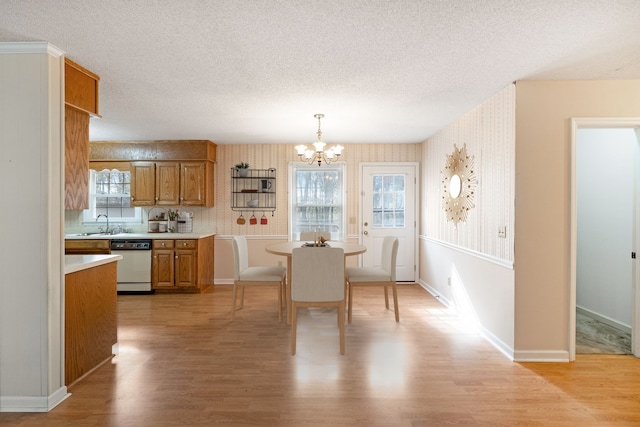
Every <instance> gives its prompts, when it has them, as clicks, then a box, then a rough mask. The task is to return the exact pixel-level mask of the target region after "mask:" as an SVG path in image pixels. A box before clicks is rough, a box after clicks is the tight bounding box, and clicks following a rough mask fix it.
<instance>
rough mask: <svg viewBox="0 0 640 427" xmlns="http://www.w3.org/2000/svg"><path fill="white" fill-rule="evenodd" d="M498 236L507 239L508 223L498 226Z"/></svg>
mask: <svg viewBox="0 0 640 427" xmlns="http://www.w3.org/2000/svg"><path fill="white" fill-rule="evenodd" d="M498 237H500V238H501V239H506V238H507V226H506V225H501V226H500V227H498Z"/></svg>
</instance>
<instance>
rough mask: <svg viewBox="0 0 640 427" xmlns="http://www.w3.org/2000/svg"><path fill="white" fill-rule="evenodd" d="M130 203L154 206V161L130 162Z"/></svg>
mask: <svg viewBox="0 0 640 427" xmlns="http://www.w3.org/2000/svg"><path fill="white" fill-rule="evenodd" d="M131 204H132V205H133V206H155V204H156V164H155V163H154V162H133V163H131Z"/></svg>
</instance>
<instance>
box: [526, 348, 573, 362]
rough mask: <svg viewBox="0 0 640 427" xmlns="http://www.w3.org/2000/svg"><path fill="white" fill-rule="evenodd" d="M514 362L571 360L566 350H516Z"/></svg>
mask: <svg viewBox="0 0 640 427" xmlns="http://www.w3.org/2000/svg"><path fill="white" fill-rule="evenodd" d="M513 361H514V362H569V361H570V360H569V352H568V351H564V350H531V351H527V350H523V351H519V350H518V351H516V352H515V354H514V358H513Z"/></svg>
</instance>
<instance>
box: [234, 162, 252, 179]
mask: <svg viewBox="0 0 640 427" xmlns="http://www.w3.org/2000/svg"><path fill="white" fill-rule="evenodd" d="M236 170H237V171H238V176H242V177H245V176H247V174H248V173H249V163H245V162H240V163H238V164H237V165H236Z"/></svg>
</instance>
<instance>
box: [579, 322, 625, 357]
mask: <svg viewBox="0 0 640 427" xmlns="http://www.w3.org/2000/svg"><path fill="white" fill-rule="evenodd" d="M576 353H578V354H593V353H599V354H631V334H630V333H628V332H624V331H621V330H619V329H616V328H614V327H612V326H609V325H607V324H605V323H602V322H599V321H598V320H595V319H593V318H591V317H588V316H585V315H584V314H582V313H576Z"/></svg>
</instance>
